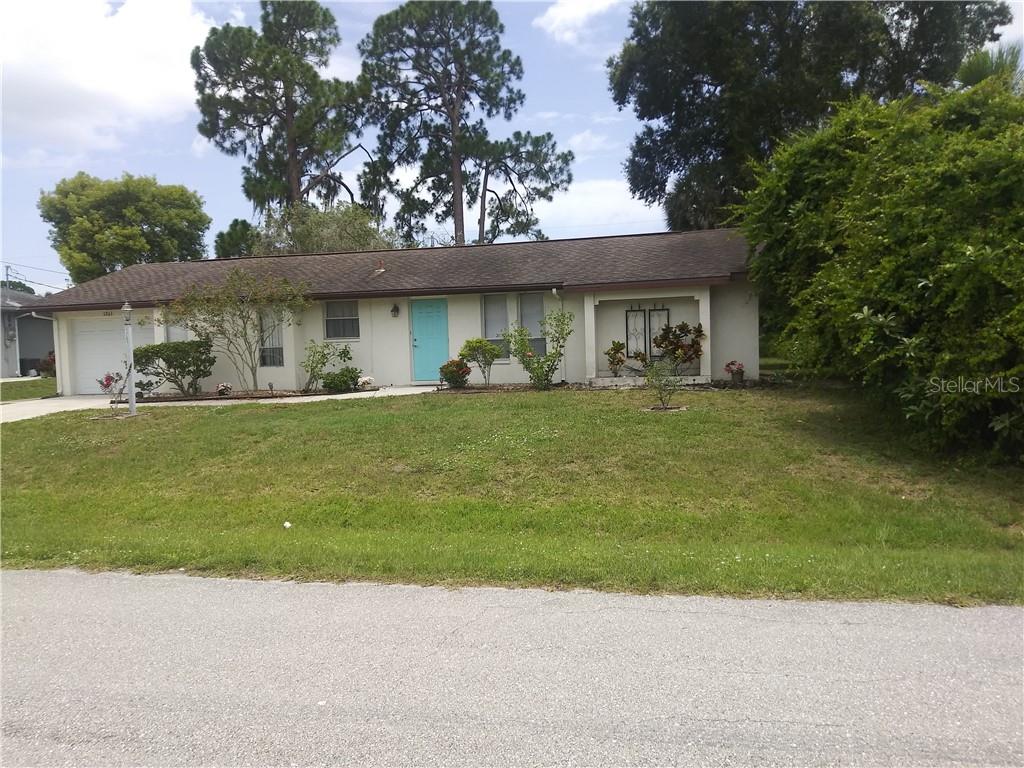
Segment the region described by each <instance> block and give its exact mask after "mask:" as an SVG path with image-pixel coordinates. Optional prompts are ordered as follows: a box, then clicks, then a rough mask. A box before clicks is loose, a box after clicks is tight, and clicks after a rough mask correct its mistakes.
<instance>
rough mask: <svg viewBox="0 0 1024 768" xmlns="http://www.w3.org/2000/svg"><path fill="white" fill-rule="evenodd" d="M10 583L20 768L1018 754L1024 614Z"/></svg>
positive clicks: (6, 713)
mask: <svg viewBox="0 0 1024 768" xmlns="http://www.w3.org/2000/svg"><path fill="white" fill-rule="evenodd" d="M0 578H2V587H3V606H2V623H3V659H2V705H3V715H2V718H3V719H2V723H3V763H4V765H6V766H16V765H105V766H106V765H110V766H120V765H143V764H145V765H199V764H202V765H271V764H273V765H359V766H364V765H371V766H374V765H449V766H463V765H466V766H470V765H472V766H478V765H500V766H515V765H570V764H579V765H608V766H613V765H614V766H622V765H653V764H658V765H798V766H806V765H858V766H869V765H901V766H906V765H929V766H933V765H955V764H959V765H1020V764H1021V762H1022V760H1024V751H1022V743H1021V739H1022V732H1021V722H1022V706H1024V704H1022V671H1021V670H1022V656H1024V647H1022V642H1024V641H1022V635H1024V611H1022V609H1021V608H1017V607H984V608H970V609H955V608H948V607H942V606H933V605H906V604H871V603H820V602H819V603H812V602H769V601H749V600H727V599H715V598H697V597H637V596H629V595H616V594H598V593H592V592H554V593H552V592H545V591H540V590H505V589H460V590H454V591H452V590H446V589H441V588H423V587H410V586H380V585H370V584H345V585H332V584H295V583H287V582H254V581H232V580H221V579H202V578H190V577H186V576H184V575H170V576H131V575H126V574H109V573H108V574H101V575H87V574H83V573H79V572H75V571H54V572H33V571H5V572H3V574H2V577H0Z"/></svg>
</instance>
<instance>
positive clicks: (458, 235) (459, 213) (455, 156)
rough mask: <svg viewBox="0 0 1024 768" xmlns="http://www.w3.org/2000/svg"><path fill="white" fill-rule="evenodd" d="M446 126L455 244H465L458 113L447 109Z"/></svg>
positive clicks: (460, 135) (464, 214)
mask: <svg viewBox="0 0 1024 768" xmlns="http://www.w3.org/2000/svg"><path fill="white" fill-rule="evenodd" d="M448 126H449V129H450V131H451V136H452V216H453V218H454V219H455V244H456V245H465V244H466V212H465V211H464V210H463V205H464V204H465V193H464V190H463V189H462V132H461V131H460V130H459V113H458V112H457V111H455V109H453V108H449V109H448Z"/></svg>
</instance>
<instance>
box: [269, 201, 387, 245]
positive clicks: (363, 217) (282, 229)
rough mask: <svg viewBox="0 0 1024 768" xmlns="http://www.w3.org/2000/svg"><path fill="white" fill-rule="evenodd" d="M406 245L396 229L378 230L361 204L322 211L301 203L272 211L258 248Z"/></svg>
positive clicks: (339, 206) (371, 217)
mask: <svg viewBox="0 0 1024 768" xmlns="http://www.w3.org/2000/svg"><path fill="white" fill-rule="evenodd" d="M402 245H403V243H402V242H401V241H400V240H399V238H398V236H397V235H396V234H395V233H394V232H392V231H391V230H387V229H383V230H382V229H378V227H377V223H376V221H375V220H374V218H373V215H372V214H371V213H370V212H369V211H367V210H366V209H365V208H363V207H362V206H361V205H338V206H335V207H333V208H328V209H327V210H321V209H319V208H316V207H314V206H312V205H305V204H301V203H300V204H297V205H293V206H290V207H288V208H284V209H281V210H279V211H271V212H268V213H267V215H266V218H265V219H264V221H263V225H262V226H261V227H260V229H259V231H258V232H257V233H256V248H257V250H258V251H259V253H262V254H278V253H331V252H335V253H337V252H344V251H375V250H386V249H391V248H401V247H402Z"/></svg>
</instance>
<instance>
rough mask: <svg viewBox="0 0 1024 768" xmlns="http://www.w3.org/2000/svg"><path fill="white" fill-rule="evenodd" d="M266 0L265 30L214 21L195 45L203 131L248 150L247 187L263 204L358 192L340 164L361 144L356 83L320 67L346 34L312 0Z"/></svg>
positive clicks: (224, 146) (225, 145) (236, 151)
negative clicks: (357, 138) (326, 74)
mask: <svg viewBox="0 0 1024 768" xmlns="http://www.w3.org/2000/svg"><path fill="white" fill-rule="evenodd" d="M260 8H261V10H262V12H261V14H260V23H261V31H260V32H257V31H255V30H254V29H252V28H251V27H236V26H232V25H231V24H225V25H224V26H223V27H214V28H213V29H211V30H210V32H209V33H208V35H207V37H206V42H205V43H203V45H202V46H201V47H199V46H197V47H196V48H195V49H194V50H193V51H192V69H193V70H195V73H196V91H197V92H198V94H199V98H198V100H197V101H196V104H197V105H198V107H199V112H200V114H201V117H202V119H201V120H200V122H199V125H198V129H199V133H201V134H202V135H203V136H205V137H206V138H208V139H210V140H211V141H213V143H214V144H215V145H216V146H217V147H218V148H219V149H221V150H223V151H224V152H226V153H227V154H229V155H242V156H243V157H244V158H245V161H246V165H245V166H244V168H243V170H242V175H243V182H242V190H243V191H244V192H245V195H246V197H248V198H249V200H251V201H252V202H253V204H254V205H255V206H256V207H257V208H258V209H260V210H265V209H266V208H268V207H269V206H271V205H274V204H291V203H296V202H299V201H303V200H307V199H309V198H310V197H311V196H313V195H315V196H316V197H317V198H319V199H321V200H324V201H327V202H333V201H334V200H335V199H337V197H338V196H339V195H340V194H341V193H343V192H345V193H347V194H348V195H349V198H350V199H351V200H354V199H355V197H354V194H353V192H352V190H351V189H350V188H349V187H348V185H347V184H346V183H345V181H344V180H343V178H342V176H341V174H340V173H339V172H338V170H337V166H338V163H339V162H340V161H341V160H342V159H343V158H345V157H347V156H348V155H350V154H351V153H352V152H354V151H356V149H357V147H358V145H355V146H353V144H352V143H351V138H350V137H351V136H352V135H353V134H355V133H356V132H357V121H358V94H357V90H356V88H355V86H354V85H352V84H351V83H344V82H342V81H341V80H338V79H337V78H325V77H323V76H321V74H320V72H319V70H322V69H323V68H324V67H326V66H327V63H328V60H329V58H330V55H331V51H332V50H333V49H334V48H335V47H336V46H337V45H338V44H339V43H340V42H341V36H340V35H339V34H338V29H337V26H336V25H335V21H334V15H333V14H332V13H331V12H330V11H329V10H327V9H326V8H324V7H322V6H321V5H320V4H319V3H317V2H313V0H294V1H293V2H266V1H264V2H261V3H260Z"/></svg>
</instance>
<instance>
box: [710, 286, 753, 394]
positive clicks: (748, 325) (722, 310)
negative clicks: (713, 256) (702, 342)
mask: <svg viewBox="0 0 1024 768" xmlns="http://www.w3.org/2000/svg"><path fill="white" fill-rule="evenodd" d="M711 328H712V333H713V334H714V343H713V344H712V345H711V375H712V377H713V378H715V379H724V378H727V376H728V374H726V372H725V370H724V368H725V364H726V363H728V362H729V361H730V360H737V361H739V362H741V363H743V367H744V369H745V371H746V376H747V378H748V379H756V378H757V377H758V376H760V375H761V374H760V370H761V369H760V359H761V356H760V346H759V339H758V334H759V325H758V307H757V294H756V293H755V292H754V288H753V286H752V285H751V284H750V283H749V282H747V281H739V282H734V283H726V284H724V285H713V286H711Z"/></svg>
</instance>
